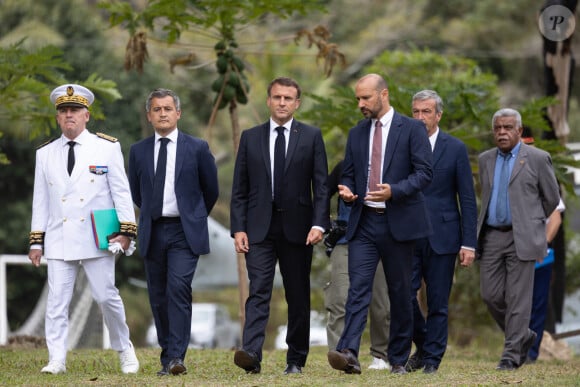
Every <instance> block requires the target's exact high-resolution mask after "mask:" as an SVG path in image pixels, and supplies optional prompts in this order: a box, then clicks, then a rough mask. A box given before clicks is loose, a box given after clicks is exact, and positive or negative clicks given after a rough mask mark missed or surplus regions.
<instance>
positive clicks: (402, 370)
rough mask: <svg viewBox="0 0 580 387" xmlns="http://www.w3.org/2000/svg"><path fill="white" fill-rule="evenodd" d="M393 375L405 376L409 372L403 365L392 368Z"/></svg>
mask: <svg viewBox="0 0 580 387" xmlns="http://www.w3.org/2000/svg"><path fill="white" fill-rule="evenodd" d="M391 373H392V374H399V375H404V374H406V373H407V370H406V369H405V367H404V366H402V365H393V368H391Z"/></svg>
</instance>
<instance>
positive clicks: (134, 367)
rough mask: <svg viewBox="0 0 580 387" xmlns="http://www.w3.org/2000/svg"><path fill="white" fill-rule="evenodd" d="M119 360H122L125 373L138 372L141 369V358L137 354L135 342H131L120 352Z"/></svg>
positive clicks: (122, 368)
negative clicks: (138, 358)
mask: <svg viewBox="0 0 580 387" xmlns="http://www.w3.org/2000/svg"><path fill="white" fill-rule="evenodd" d="M119 361H120V362H121V372H123V373H124V374H136V373H137V371H139V360H137V355H135V348H134V347H133V343H131V342H129V347H127V349H126V350H124V351H121V352H119Z"/></svg>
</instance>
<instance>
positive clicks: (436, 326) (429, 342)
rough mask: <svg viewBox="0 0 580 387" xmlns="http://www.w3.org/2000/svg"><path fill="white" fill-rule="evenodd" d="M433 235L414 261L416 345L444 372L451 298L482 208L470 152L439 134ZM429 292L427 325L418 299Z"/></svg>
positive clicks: (429, 195) (431, 200)
mask: <svg viewBox="0 0 580 387" xmlns="http://www.w3.org/2000/svg"><path fill="white" fill-rule="evenodd" d="M423 193H424V195H425V200H426V202H427V209H428V211H429V219H430V220H431V225H432V226H433V234H431V235H430V236H429V237H426V238H422V239H420V240H418V241H417V243H416V246H415V252H414V257H413V290H414V293H413V297H412V300H413V309H414V327H415V328H414V333H413V341H414V342H415V345H416V346H417V348H418V349H422V350H423V353H424V354H423V358H424V361H425V364H432V365H434V366H435V367H438V366H439V363H440V362H441V359H442V357H443V354H444V353H445V349H446V347H447V326H448V323H447V316H448V304H449V294H450V292H451V284H452V281H453V274H454V271H455V261H456V259H457V253H458V252H459V250H460V248H461V246H464V247H468V248H472V249H474V250H475V247H476V245H477V236H476V232H477V204H476V201H475V192H474V188H473V175H472V173H471V166H470V163H469V157H468V155H467V148H466V147H465V145H464V144H463V143H462V142H461V141H459V140H458V139H456V138H455V137H453V136H451V135H449V134H447V133H444V132H443V131H441V130H439V134H438V135H437V140H436V142H435V148H434V149H433V180H432V181H431V184H429V186H428V187H427V188H425V189H424V190H423ZM422 279H424V280H425V284H426V286H427V305H428V316H427V320H426V321H425V317H424V316H423V314H422V312H421V309H420V308H419V304H418V302H417V297H416V296H415V295H416V293H417V290H419V288H420V287H421V280H422Z"/></svg>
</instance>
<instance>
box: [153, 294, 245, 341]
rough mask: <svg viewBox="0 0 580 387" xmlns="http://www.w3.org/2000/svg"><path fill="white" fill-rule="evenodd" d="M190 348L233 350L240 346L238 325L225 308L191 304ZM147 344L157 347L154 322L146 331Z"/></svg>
mask: <svg viewBox="0 0 580 387" xmlns="http://www.w3.org/2000/svg"><path fill="white" fill-rule="evenodd" d="M191 308H192V313H191V339H190V343H189V347H190V348H235V347H237V346H239V345H240V343H241V339H240V331H241V328H240V324H239V323H238V322H235V321H232V320H231V319H230V315H229V313H228V311H227V309H226V308H225V306H223V305H220V304H211V303H193V304H191ZM147 344H148V345H150V346H154V347H158V346H159V344H158V343H157V330H156V329H155V322H151V325H150V326H149V329H148V330H147Z"/></svg>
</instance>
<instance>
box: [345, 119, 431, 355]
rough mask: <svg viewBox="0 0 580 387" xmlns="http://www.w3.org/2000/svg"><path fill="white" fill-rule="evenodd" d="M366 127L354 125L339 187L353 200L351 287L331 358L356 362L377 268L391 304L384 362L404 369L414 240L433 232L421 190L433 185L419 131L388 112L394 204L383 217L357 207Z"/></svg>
mask: <svg viewBox="0 0 580 387" xmlns="http://www.w3.org/2000/svg"><path fill="white" fill-rule="evenodd" d="M371 122H372V121H371V120H370V119H364V120H362V121H360V122H359V123H358V124H357V125H356V126H355V127H354V128H352V129H351V130H350V132H349V136H348V141H347V145H346V152H345V158H344V172H343V177H342V183H343V184H344V185H346V186H347V187H348V188H350V190H351V191H352V192H353V193H354V194H356V195H358V198H357V199H356V201H355V202H354V203H353V204H352V211H351V214H350V219H349V223H348V227H347V235H346V238H347V239H348V241H349V263H348V270H349V277H350V287H349V291H348V299H347V303H346V308H345V309H346V317H345V328H344V331H343V333H342V336H341V338H340V340H339V342H338V345H337V348H336V349H337V350H338V351H341V350H343V349H349V350H351V351H353V352H354V354H355V355H357V356H358V351H359V347H360V340H361V335H362V333H363V330H364V327H365V324H366V318H367V311H368V307H369V303H370V300H371V289H372V284H373V278H374V275H375V271H376V268H377V264H378V262H379V259H380V260H381V261H382V263H383V268H384V270H385V276H386V278H387V284H388V289H389V299H390V302H391V330H390V338H389V348H388V358H389V359H388V360H389V362H390V363H391V364H392V365H398V366H404V365H405V363H406V362H407V359H408V357H409V352H410V348H411V337H412V333H413V309H412V304H411V274H412V253H413V245H414V240H416V239H419V238H422V237H425V236H427V235H428V234H429V233H430V232H431V226H430V223H429V219H428V215H427V209H426V208H425V200H424V197H423V193H422V192H421V190H423V189H424V188H425V187H426V186H427V185H428V184H429V182H430V181H431V175H432V170H431V156H432V155H431V147H430V145H429V139H428V138H427V133H426V129H425V125H424V124H423V123H422V122H421V121H418V120H414V119H411V118H408V117H405V116H403V115H400V114H398V113H397V112H394V116H393V119H392V122H391V126H390V129H389V134H388V136H387V144H386V149H385V158H384V160H383V175H382V182H383V183H388V184H390V185H391V191H392V197H391V199H389V200H387V201H386V202H385V206H386V208H385V211H384V213H383V214H379V213H377V212H373V211H370V210H368V208H367V207H364V205H363V198H364V197H365V196H366V190H367V176H368V168H369V141H370V131H371Z"/></svg>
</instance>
